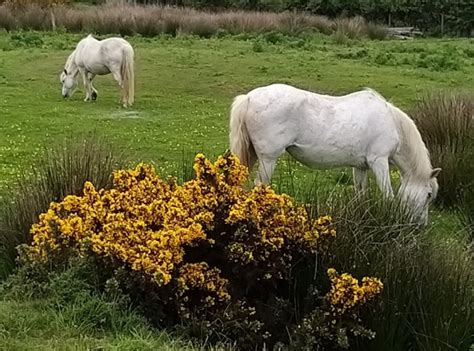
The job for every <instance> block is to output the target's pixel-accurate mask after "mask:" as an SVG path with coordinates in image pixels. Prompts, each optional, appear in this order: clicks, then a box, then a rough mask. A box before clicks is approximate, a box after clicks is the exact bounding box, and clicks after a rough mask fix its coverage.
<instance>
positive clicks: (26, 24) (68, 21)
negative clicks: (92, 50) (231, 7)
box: [0, 4, 383, 39]
mask: <svg viewBox="0 0 474 351" xmlns="http://www.w3.org/2000/svg"><path fill="white" fill-rule="evenodd" d="M52 17H53V18H54V19H55V26H56V27H57V28H63V29H65V30H67V31H70V32H92V33H97V34H112V33H114V34H117V33H118V34H121V35H133V34H140V35H144V36H154V35H157V34H161V33H167V34H171V35H177V34H180V33H184V34H194V35H198V36H202V37H210V36H213V35H216V34H217V33H221V32H225V33H230V34H238V33H263V32H271V31H279V32H282V33H285V34H291V35H295V34H299V33H301V32H306V31H313V32H320V33H323V34H331V33H334V32H337V31H340V32H343V33H345V34H346V35H348V36H349V37H350V38H354V39H355V38H357V39H359V38H362V37H369V38H372V37H373V36H374V34H373V33H375V32H376V28H381V27H379V26H377V25H375V24H369V23H367V22H366V21H365V20H364V19H363V18H361V17H354V18H343V19H336V20H331V19H329V18H327V17H325V16H316V15H310V14H306V13H296V12H285V13H271V12H252V11H227V12H221V13H214V12H206V11H198V10H194V9H188V8H174V7H166V6H165V7H163V6H133V5H126V4H117V5H103V6H95V7H68V6H55V7H53V8H52V9H45V8H42V7H40V6H38V5H34V4H32V5H29V6H23V7H21V8H18V7H14V6H11V5H8V4H3V5H0V28H1V27H3V28H6V29H7V30H19V29H34V30H53V23H52V21H51V18H52ZM382 31H383V30H380V31H379V32H380V33H381V32H382ZM377 38H378V39H380V38H381V35H380V34H379V35H378V37H377Z"/></svg>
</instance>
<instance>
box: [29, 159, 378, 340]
mask: <svg viewBox="0 0 474 351" xmlns="http://www.w3.org/2000/svg"><path fill="white" fill-rule="evenodd" d="M194 170H195V172H196V178H195V179H193V180H190V181H187V182H185V183H184V184H182V185H178V184H177V183H176V182H175V181H174V180H172V179H169V180H167V181H165V180H162V179H160V178H159V177H158V176H157V175H156V173H155V171H154V169H153V168H152V167H150V166H149V165H146V164H140V165H138V166H137V167H136V168H135V169H133V170H121V171H116V172H115V173H114V185H113V187H112V188H111V189H109V190H106V189H101V190H99V191H97V190H96V189H95V188H94V186H93V185H92V184H91V183H86V185H85V187H84V195H83V196H74V195H71V196H67V197H66V198H65V199H64V200H63V201H62V202H60V203H52V204H51V205H50V207H49V210H48V211H47V212H46V213H44V214H42V215H41V216H40V221H39V222H38V223H37V224H34V225H33V227H32V235H33V242H32V245H31V246H30V247H29V248H27V249H26V251H25V253H24V254H23V255H22V257H23V259H24V260H25V262H26V263H27V264H28V262H31V263H30V264H35V263H38V264H41V263H47V264H53V266H58V265H59V266H61V265H63V264H64V262H67V259H68V257H74V256H77V255H78V256H80V257H93V258H94V259H95V260H97V261H98V262H100V266H101V267H102V268H103V269H104V272H108V274H106V276H109V277H112V276H115V277H116V279H118V281H119V282H121V284H122V285H123V286H124V287H125V288H126V289H127V291H128V292H129V293H130V294H131V296H133V297H134V299H135V301H143V302H142V307H143V310H144V311H146V312H148V311H149V312H150V313H149V314H148V317H149V318H152V319H153V320H155V321H156V322H160V323H165V324H168V323H170V324H175V323H177V322H179V321H181V322H182V323H183V322H184V323H187V324H188V325H189V328H191V330H193V329H194V330H197V329H198V326H199V328H200V329H201V331H200V332H199V333H198V334H200V335H199V336H200V337H206V338H210V339H211V340H216V338H217V339H218V335H219V334H221V333H224V335H225V336H226V337H228V338H231V339H234V340H237V341H238V343H239V345H240V347H246V348H248V347H253V346H252V345H262V344H263V343H266V344H267V345H272V344H274V343H275V342H277V341H278V342H284V343H288V340H287V338H286V334H285V333H282V331H283V330H284V329H285V328H286V327H289V326H291V324H292V323H291V322H289V320H294V322H293V323H298V321H300V320H301V318H297V316H298V315H301V316H303V317H304V316H305V315H306V313H307V312H306V311H313V314H314V313H317V314H321V313H322V314H323V315H324V316H326V317H325V323H326V324H327V328H328V331H327V332H326V333H325V334H321V335H320V336H321V337H322V339H321V342H322V343H324V344H325V345H328V346H330V347H334V348H337V347H342V348H347V347H349V342H348V341H347V342H344V343H342V342H341V343H340V342H338V341H337V340H339V339H338V338H339V337H336V335H335V334H336V333H337V334H338V335H339V336H341V335H343V336H344V338H345V340H350V339H352V338H353V335H354V336H358V335H363V336H366V337H369V338H372V337H373V334H372V333H371V332H370V331H369V330H367V329H365V328H364V327H363V325H362V321H361V320H360V318H359V313H360V310H363V309H364V305H366V304H367V302H369V301H371V300H373V299H374V297H376V296H377V295H378V294H380V293H381V291H382V283H381V282H380V281H379V280H377V279H375V278H367V277H366V278H364V279H363V280H362V285H361V286H359V284H358V281H357V280H356V279H355V278H353V277H352V276H350V275H349V274H347V273H344V274H342V275H341V276H339V275H337V274H336V272H335V271H334V270H329V271H328V275H329V278H330V279H329V282H328V281H327V278H324V276H322V275H321V276H318V277H317V279H316V277H314V278H313V279H312V281H311V282H310V284H312V285H314V286H320V287H321V289H322V287H323V285H324V284H327V285H328V286H329V287H330V289H329V291H328V292H327V294H326V295H324V294H323V293H322V290H321V293H319V294H318V295H317V296H314V295H311V298H310V299H309V300H308V301H307V302H306V303H305V304H306V306H305V307H306V309H300V308H301V306H300V299H306V300H307V299H308V296H307V294H308V289H309V285H308V282H303V283H301V282H300V283H298V284H296V281H297V280H298V279H299V276H300V274H303V272H304V271H305V267H306V264H305V263H304V262H309V261H311V260H313V261H314V260H315V258H316V256H315V255H316V253H317V252H318V251H321V250H324V248H325V247H327V245H328V244H329V242H330V240H331V238H333V237H334V236H335V235H336V232H335V229H334V227H333V225H332V223H331V218H330V217H328V216H324V217H320V218H318V219H315V220H312V219H310V218H309V217H308V214H307V212H306V210H305V209H304V208H303V207H299V206H296V205H295V204H294V203H293V200H292V199H291V198H290V197H288V196H286V195H278V194H276V193H275V192H274V191H273V190H272V189H271V188H269V187H257V188H254V189H253V190H251V191H245V190H244V188H243V184H244V181H245V179H246V178H247V176H248V174H247V169H246V168H245V167H243V166H241V165H240V163H239V161H238V159H237V158H236V157H234V156H232V155H227V156H224V157H219V158H218V160H217V161H216V162H215V163H214V164H212V163H210V162H209V161H208V160H207V159H206V158H205V157H204V156H203V155H201V154H199V155H197V156H196V159H195V164H194ZM324 281H326V283H324ZM295 284H296V285H295ZM347 284H349V285H347ZM290 287H292V288H291V289H290ZM292 289H294V290H295V291H294V292H291V290H292ZM152 306H153V307H152ZM308 308H309V309H308ZM160 309H161V312H160V311H159V310H160ZM269 309H271V310H274V311H275V313H276V317H274V318H269V314H268V313H269ZM288 318H290V319H288ZM216 320H218V321H220V322H219V327H218V328H217V325H213V323H214V322H215V321H216ZM198 321H199V322H198ZM196 322H198V325H196ZM235 326H238V328H236V327H235Z"/></svg>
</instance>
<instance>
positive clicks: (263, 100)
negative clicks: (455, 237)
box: [230, 84, 440, 223]
mask: <svg viewBox="0 0 474 351" xmlns="http://www.w3.org/2000/svg"><path fill="white" fill-rule="evenodd" d="M230 148H231V151H232V152H233V153H234V154H236V155H237V157H239V158H240V160H241V162H242V163H243V164H245V165H246V166H248V167H249V169H251V168H252V166H253V165H254V164H255V162H257V161H258V166H259V167H258V175H257V179H256V184H259V183H265V184H268V183H269V182H270V178H271V175H272V173H273V170H274V167H275V164H276V161H277V159H278V157H279V156H280V155H282V154H283V153H284V152H285V151H287V152H288V153H289V154H290V155H292V156H293V157H295V158H296V159H297V160H298V161H300V162H301V163H303V164H304V165H307V166H309V167H312V168H318V167H329V166H350V167H353V168H354V185H355V188H356V190H357V191H358V192H361V191H364V189H365V188H366V186H367V171H368V170H369V169H370V170H372V171H373V173H374V175H375V178H376V181H377V185H378V187H379V188H380V189H381V191H382V192H383V193H384V194H385V195H386V196H388V197H393V190H392V186H391V183H390V172H389V163H393V164H395V165H396V166H397V167H398V168H399V170H400V173H401V176H402V183H401V186H400V195H401V196H402V198H403V199H404V200H406V201H408V203H410V204H411V205H412V208H413V210H414V212H413V213H414V216H415V218H416V219H417V220H418V221H419V222H420V223H426V222H427V218H428V205H429V203H430V202H431V201H432V200H433V199H434V198H435V197H436V194H437V191H438V182H437V179H436V176H437V175H438V173H439V171H440V169H439V168H436V169H433V168H432V166H431V162H430V159H429V154H428V151H427V149H426V147H425V144H424V143H423V140H422V138H421V135H420V133H419V132H418V129H417V128H416V126H415V123H414V122H413V121H412V120H411V119H410V118H409V117H408V116H407V115H406V114H405V113H404V112H402V111H401V110H400V109H398V108H397V107H395V106H393V105H392V104H390V103H389V102H387V101H386V100H385V99H384V98H383V97H382V96H381V95H379V94H378V93H376V92H375V91H373V90H370V89H366V90H363V91H359V92H355V93H352V94H349V95H345V96H328V95H320V94H315V93H312V92H309V91H305V90H300V89H297V88H294V87H292V86H288V85H283V84H273V85H269V86H265V87H261V88H257V89H254V90H252V91H250V92H249V93H248V94H246V95H239V96H237V97H236V98H235V99H234V102H233V104H232V107H231V113H230Z"/></svg>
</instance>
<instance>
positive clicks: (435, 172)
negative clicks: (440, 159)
mask: <svg viewBox="0 0 474 351" xmlns="http://www.w3.org/2000/svg"><path fill="white" fill-rule="evenodd" d="M439 172H441V168H435V169H433V170H432V171H431V178H436V177H437V176H438V174H439Z"/></svg>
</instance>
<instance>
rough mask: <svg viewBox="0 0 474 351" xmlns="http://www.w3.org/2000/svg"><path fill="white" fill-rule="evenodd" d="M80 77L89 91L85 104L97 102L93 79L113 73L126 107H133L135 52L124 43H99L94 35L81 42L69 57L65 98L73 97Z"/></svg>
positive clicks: (119, 40) (110, 40)
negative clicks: (77, 79)
mask: <svg viewBox="0 0 474 351" xmlns="http://www.w3.org/2000/svg"><path fill="white" fill-rule="evenodd" d="M79 73H80V74H81V76H82V80H83V82H84V87H85V89H86V98H85V99H84V101H91V100H96V99H97V90H96V89H95V88H94V86H93V85H92V80H93V79H94V77H95V76H96V75H105V74H109V73H112V75H113V77H114V79H115V80H116V81H117V83H118V85H119V86H120V88H121V95H122V97H121V100H122V104H123V106H124V107H127V106H132V104H133V102H134V95H135V91H134V90H135V77H134V52H133V48H132V46H131V45H130V44H129V43H128V42H127V41H126V40H125V39H122V38H108V39H104V40H97V39H95V38H94V37H92V35H88V36H87V37H86V38H84V39H82V40H81V41H80V42H79V43H78V44H77V46H76V49H75V50H74V51H73V52H72V54H71V55H69V57H68V59H67V61H66V65H65V67H64V71H63V72H62V73H61V76H60V81H61V84H62V95H63V97H64V98H67V97H70V96H71V95H72V94H73V92H74V89H75V86H76V77H77V75H78V74H79Z"/></svg>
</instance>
